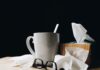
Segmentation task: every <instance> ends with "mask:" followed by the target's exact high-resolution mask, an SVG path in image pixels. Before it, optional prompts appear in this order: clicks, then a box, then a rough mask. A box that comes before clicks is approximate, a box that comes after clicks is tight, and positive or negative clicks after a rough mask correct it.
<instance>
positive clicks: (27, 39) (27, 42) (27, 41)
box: [26, 36, 35, 55]
mask: <svg viewBox="0 0 100 70" xmlns="http://www.w3.org/2000/svg"><path fill="white" fill-rule="evenodd" d="M30 39H33V36H28V37H27V38H26V46H27V48H28V50H29V51H30V53H31V54H32V55H34V54H35V52H34V51H33V50H32V48H31V45H30Z"/></svg>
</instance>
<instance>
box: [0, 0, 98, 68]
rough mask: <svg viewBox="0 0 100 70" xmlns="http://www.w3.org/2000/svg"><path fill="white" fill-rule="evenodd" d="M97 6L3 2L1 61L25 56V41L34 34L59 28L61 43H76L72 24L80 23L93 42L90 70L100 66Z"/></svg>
mask: <svg viewBox="0 0 100 70" xmlns="http://www.w3.org/2000/svg"><path fill="white" fill-rule="evenodd" d="M99 6H100V5H99V2H96V1H95V2H93V1H81V2H79V1H77V2H76V1H58V0H57V1H42V0H41V1H35V2H27V1H26V2H25V1H23V2H3V4H2V5H1V11H2V13H0V14H1V15H0V57H4V56H16V55H22V54H28V53H29V51H28V50H27V48H26V43H25V40H26V38H27V36H30V35H33V33H34V32H53V30H54V27H55V25H56V24H57V23H59V24H60V26H59V29H58V32H59V33H60V39H61V43H66V42H71V41H75V39H74V37H73V34H72V29H71V22H76V23H81V24H82V25H83V26H84V27H85V28H86V29H87V30H88V34H89V35H90V36H91V37H93V38H94V39H95V42H94V43H93V44H92V47H91V48H92V55H91V56H92V65H91V66H92V67H97V66H100V60H99V59H100V54H99V53H100V50H99V49H100V47H99V46H100V44H99V38H100V37H99V36H100V34H99V30H100V27H99V23H100V11H99V10H100V7H99Z"/></svg>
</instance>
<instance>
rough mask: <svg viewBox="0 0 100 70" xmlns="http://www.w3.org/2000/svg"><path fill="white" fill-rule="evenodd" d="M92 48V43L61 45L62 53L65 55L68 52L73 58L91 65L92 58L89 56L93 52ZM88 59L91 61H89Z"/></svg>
mask: <svg viewBox="0 0 100 70" xmlns="http://www.w3.org/2000/svg"><path fill="white" fill-rule="evenodd" d="M90 47H91V44H90V43H79V44H78V43H64V44H61V45H60V53H61V54H62V55H65V53H66V51H68V52H69V53H70V54H71V55H72V56H74V57H76V58H78V59H80V60H82V61H84V62H87V64H90V57H89V56H88V55H89V52H90V50H91V48H90ZM88 57H89V59H87V58H88ZM86 60H88V61H86Z"/></svg>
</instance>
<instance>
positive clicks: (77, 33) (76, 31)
mask: <svg viewBox="0 0 100 70" xmlns="http://www.w3.org/2000/svg"><path fill="white" fill-rule="evenodd" d="M72 30H73V35H74V37H75V39H76V41H77V43H84V40H85V39H86V40H89V41H94V39H92V38H91V37H90V36H89V35H88V34H87V30H86V29H85V28H84V27H83V26H82V25H81V24H76V23H72Z"/></svg>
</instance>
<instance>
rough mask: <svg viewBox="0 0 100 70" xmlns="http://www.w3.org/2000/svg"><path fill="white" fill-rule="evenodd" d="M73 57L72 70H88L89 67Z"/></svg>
mask: <svg viewBox="0 0 100 70" xmlns="http://www.w3.org/2000/svg"><path fill="white" fill-rule="evenodd" d="M71 57H72V62H73V63H72V69H71V70H87V68H88V65H87V64H86V63H84V62H82V61H80V60H78V59H77V58H75V57H73V56H71Z"/></svg>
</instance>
